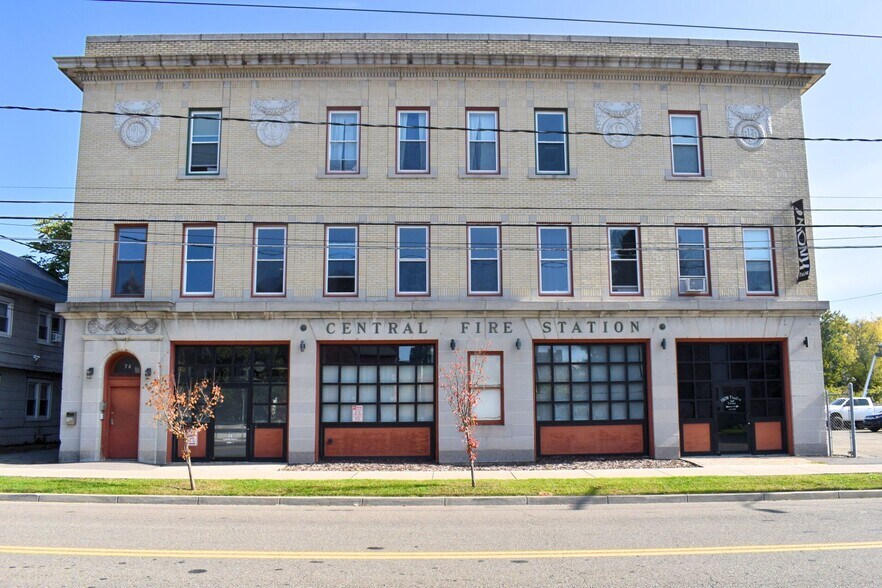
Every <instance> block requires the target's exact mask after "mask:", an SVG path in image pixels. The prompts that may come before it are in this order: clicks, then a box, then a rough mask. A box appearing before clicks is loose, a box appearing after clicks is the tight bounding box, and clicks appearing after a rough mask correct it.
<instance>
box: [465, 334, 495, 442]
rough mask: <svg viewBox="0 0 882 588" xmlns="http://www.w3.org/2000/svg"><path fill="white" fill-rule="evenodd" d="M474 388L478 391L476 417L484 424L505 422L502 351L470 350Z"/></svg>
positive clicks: (470, 365)
mask: <svg viewBox="0 0 882 588" xmlns="http://www.w3.org/2000/svg"><path fill="white" fill-rule="evenodd" d="M469 374H470V375H471V377H472V378H473V381H472V382H470V384H471V386H472V388H473V389H474V390H476V391H477V392H478V403H477V404H476V405H475V417H476V418H477V420H478V422H479V423H480V424H482V425H501V424H503V406H502V405H503V392H502V352H501V351H484V352H476V351H470V352H469Z"/></svg>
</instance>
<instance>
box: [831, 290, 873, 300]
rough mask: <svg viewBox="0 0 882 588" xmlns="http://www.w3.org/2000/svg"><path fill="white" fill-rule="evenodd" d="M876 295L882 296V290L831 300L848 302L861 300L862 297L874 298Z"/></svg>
mask: <svg viewBox="0 0 882 588" xmlns="http://www.w3.org/2000/svg"><path fill="white" fill-rule="evenodd" d="M874 296H882V292H876V293H875V294H864V295H863V296H852V297H851V298H840V299H839V300H831V301H830V302H846V301H848V300H860V299H861V298H872V297H874Z"/></svg>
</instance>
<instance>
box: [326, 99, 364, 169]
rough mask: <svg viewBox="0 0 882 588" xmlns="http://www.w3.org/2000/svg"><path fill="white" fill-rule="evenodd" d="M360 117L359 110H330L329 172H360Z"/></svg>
mask: <svg viewBox="0 0 882 588" xmlns="http://www.w3.org/2000/svg"><path fill="white" fill-rule="evenodd" d="M360 119H361V112H359V111H358V110H342V109H340V110H328V173H350V174H357V173H358V171H359V166H358V155H359V145H358V141H359V136H360V133H359V126H358V125H359V123H360Z"/></svg>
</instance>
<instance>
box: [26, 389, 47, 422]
mask: <svg viewBox="0 0 882 588" xmlns="http://www.w3.org/2000/svg"><path fill="white" fill-rule="evenodd" d="M51 414H52V383H51V382H28V399H27V406H26V408H25V418H26V419H28V420H47V419H48V418H49V417H50V416H51Z"/></svg>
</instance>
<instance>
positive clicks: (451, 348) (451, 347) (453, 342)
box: [450, 339, 456, 351]
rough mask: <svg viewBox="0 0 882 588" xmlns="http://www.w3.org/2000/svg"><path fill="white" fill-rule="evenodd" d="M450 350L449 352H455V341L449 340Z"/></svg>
mask: <svg viewBox="0 0 882 588" xmlns="http://www.w3.org/2000/svg"><path fill="white" fill-rule="evenodd" d="M450 350H451V351H455V350H456V340H455V339H451V340H450Z"/></svg>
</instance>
